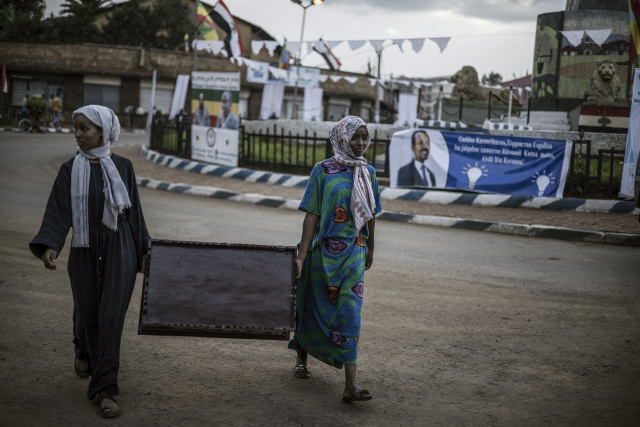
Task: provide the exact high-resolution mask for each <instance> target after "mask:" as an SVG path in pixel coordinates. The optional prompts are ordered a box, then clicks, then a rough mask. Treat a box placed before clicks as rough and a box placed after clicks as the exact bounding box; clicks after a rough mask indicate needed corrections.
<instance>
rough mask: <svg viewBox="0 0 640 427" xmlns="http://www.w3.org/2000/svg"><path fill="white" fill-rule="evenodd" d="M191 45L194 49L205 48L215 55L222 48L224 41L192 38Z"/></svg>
mask: <svg viewBox="0 0 640 427" xmlns="http://www.w3.org/2000/svg"><path fill="white" fill-rule="evenodd" d="M192 46H193V49H194V50H206V51H207V52H209V53H213V54H214V55H217V54H219V53H220V51H221V50H222V49H223V48H224V42H223V41H222V40H194V41H193V44H192Z"/></svg>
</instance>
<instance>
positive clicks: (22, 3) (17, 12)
mask: <svg viewBox="0 0 640 427" xmlns="http://www.w3.org/2000/svg"><path fill="white" fill-rule="evenodd" d="M0 4H1V6H0V40H24V41H45V40H47V39H48V37H49V35H50V31H49V28H48V27H47V26H46V25H44V23H43V21H42V19H43V17H44V11H45V9H46V7H47V5H46V3H45V0H35V1H33V0H13V1H11V2H10V3H8V4H7V3H5V2H1V3H0Z"/></svg>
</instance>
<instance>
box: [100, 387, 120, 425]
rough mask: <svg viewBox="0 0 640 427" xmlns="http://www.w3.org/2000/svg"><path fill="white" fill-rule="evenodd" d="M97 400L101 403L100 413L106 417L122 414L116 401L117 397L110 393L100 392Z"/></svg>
mask: <svg viewBox="0 0 640 427" xmlns="http://www.w3.org/2000/svg"><path fill="white" fill-rule="evenodd" d="M96 402H98V405H100V409H98V415H100V416H101V417H104V418H113V417H117V416H118V415H120V413H121V412H120V408H118V404H117V403H116V399H114V398H113V396H111V395H110V394H109V393H105V392H104V391H101V392H100V393H98V397H96Z"/></svg>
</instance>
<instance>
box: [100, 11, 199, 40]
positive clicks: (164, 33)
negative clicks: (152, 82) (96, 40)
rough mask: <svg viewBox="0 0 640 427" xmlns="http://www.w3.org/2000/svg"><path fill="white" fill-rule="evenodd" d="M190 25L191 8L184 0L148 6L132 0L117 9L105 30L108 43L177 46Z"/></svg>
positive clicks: (188, 30)
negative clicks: (186, 5)
mask: <svg viewBox="0 0 640 427" xmlns="http://www.w3.org/2000/svg"><path fill="white" fill-rule="evenodd" d="M191 25H192V24H191V19H190V18H189V10H188V8H186V7H185V5H184V4H183V3H182V2H179V1H170V0H158V2H157V3H156V4H155V6H154V7H153V8H148V7H143V6H141V5H140V1H139V0H130V1H129V2H127V3H125V4H123V5H121V6H119V7H118V8H116V9H115V10H114V12H113V14H112V15H111V17H110V19H109V22H108V23H107V24H106V25H105V26H104V27H103V29H102V30H103V36H104V42H105V43H108V44H116V45H126V46H142V47H151V48H159V49H178V48H180V47H181V46H182V43H183V41H184V34H185V33H187V32H190V30H191Z"/></svg>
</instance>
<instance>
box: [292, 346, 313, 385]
mask: <svg viewBox="0 0 640 427" xmlns="http://www.w3.org/2000/svg"><path fill="white" fill-rule="evenodd" d="M293 375H295V376H296V378H300V379H301V380H306V379H309V377H310V376H311V371H309V369H308V368H307V352H306V351H304V350H300V351H299V352H298V356H297V357H296V366H295V367H294V368H293Z"/></svg>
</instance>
